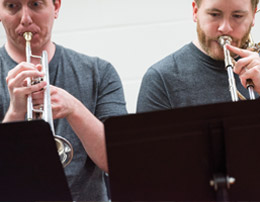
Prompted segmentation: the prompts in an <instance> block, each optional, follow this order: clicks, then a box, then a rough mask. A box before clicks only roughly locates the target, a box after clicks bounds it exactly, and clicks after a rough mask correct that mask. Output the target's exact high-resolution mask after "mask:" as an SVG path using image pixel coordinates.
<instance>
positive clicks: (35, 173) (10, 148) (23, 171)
mask: <svg viewBox="0 0 260 202" xmlns="http://www.w3.org/2000/svg"><path fill="white" fill-rule="evenodd" d="M0 131H1V141H0V153H1V154H2V155H1V157H0V200H1V201H72V197H71V194H70V190H69V188H68V184H67V180H66V177H65V174H64V170H63V167H62V165H61V162H60V159H59V156H58V153H57V149H56V145H55V142H54V139H53V135H52V133H51V130H50V126H49V124H48V123H46V122H45V121H43V120H33V121H17V122H9V123H2V124H0ZM14 193H15V194H14Z"/></svg>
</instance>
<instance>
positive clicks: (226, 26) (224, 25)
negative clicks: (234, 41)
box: [218, 19, 233, 34]
mask: <svg viewBox="0 0 260 202" xmlns="http://www.w3.org/2000/svg"><path fill="white" fill-rule="evenodd" d="M232 30H233V28H232V26H231V24H230V22H229V20H228V19H223V20H222V21H221V23H220V25H219V28H218V31H220V32H221V33H222V34H228V33H229V32H231V31H232Z"/></svg>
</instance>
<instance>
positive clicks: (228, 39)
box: [218, 36, 232, 46]
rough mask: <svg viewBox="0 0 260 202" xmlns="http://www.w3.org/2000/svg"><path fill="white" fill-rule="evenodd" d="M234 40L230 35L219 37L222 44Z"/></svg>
mask: <svg viewBox="0 0 260 202" xmlns="http://www.w3.org/2000/svg"><path fill="white" fill-rule="evenodd" d="M231 42H232V38H231V37H230V36H220V37H219V38H218V43H219V44H220V45H221V46H224V45H226V44H231Z"/></svg>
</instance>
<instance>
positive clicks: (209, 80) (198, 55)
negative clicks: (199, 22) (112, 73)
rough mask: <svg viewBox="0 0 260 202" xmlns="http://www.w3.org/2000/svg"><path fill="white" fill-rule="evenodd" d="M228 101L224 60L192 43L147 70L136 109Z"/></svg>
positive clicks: (229, 98) (237, 81)
mask: <svg viewBox="0 0 260 202" xmlns="http://www.w3.org/2000/svg"><path fill="white" fill-rule="evenodd" d="M235 80H236V85H237V89H238V90H239V91H240V92H241V93H242V94H243V95H244V96H245V97H247V98H248V96H249V95H248V91H247V89H245V88H244V87H243V86H242V85H241V82H240V79H239V77H238V75H236V74H235ZM256 97H258V95H256ZM229 101H232V100H231V95H230V92H229V84H228V75H227V71H226V70H225V66H224V62H223V61H216V60H213V59H212V58H210V57H209V56H208V55H206V54H204V53H203V52H201V51H200V50H199V49H198V48H197V47H196V46H195V45H194V44H193V43H190V44H187V45H185V46H184V47H182V48H181V49H180V50H178V51H176V52H175V53H173V54H171V55H169V56H167V57H166V58H164V59H162V60H161V61H159V62H158V63H156V64H154V65H153V66H152V67H150V68H149V69H148V71H147V72H146V74H145V75H144V77H143V80H142V84H141V88H140V92H139V96H138V103H137V112H147V111H157V110H167V109H173V108H177V107H186V106H195V105H204V104H212V103H220V102H229Z"/></svg>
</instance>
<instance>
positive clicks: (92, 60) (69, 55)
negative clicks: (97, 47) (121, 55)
mask: <svg viewBox="0 0 260 202" xmlns="http://www.w3.org/2000/svg"><path fill="white" fill-rule="evenodd" d="M56 49H57V57H56V58H57V59H60V58H61V57H62V58H63V60H64V61H66V62H68V63H71V65H73V66H84V67H88V68H91V69H93V68H94V69H99V70H102V69H106V68H113V67H112V65H111V64H110V62H108V61H106V60H104V59H102V58H100V57H98V56H90V55H87V54H85V53H81V52H79V51H77V50H73V49H71V48H67V47H63V46H61V45H57V44H56Z"/></svg>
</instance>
